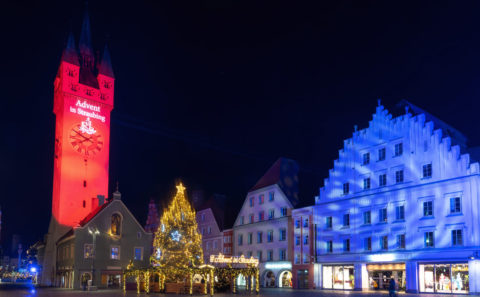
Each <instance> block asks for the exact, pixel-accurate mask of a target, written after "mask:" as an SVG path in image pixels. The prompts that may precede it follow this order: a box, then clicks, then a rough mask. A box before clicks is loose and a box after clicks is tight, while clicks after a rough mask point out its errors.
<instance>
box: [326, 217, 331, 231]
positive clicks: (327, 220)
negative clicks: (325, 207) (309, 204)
mask: <svg viewBox="0 0 480 297" xmlns="http://www.w3.org/2000/svg"><path fill="white" fill-rule="evenodd" d="M325 228H327V229H332V217H326V218H325Z"/></svg>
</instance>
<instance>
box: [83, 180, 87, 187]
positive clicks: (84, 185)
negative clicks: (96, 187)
mask: <svg viewBox="0 0 480 297" xmlns="http://www.w3.org/2000/svg"><path fill="white" fill-rule="evenodd" d="M83 187H84V188H86V187H87V181H86V180H84V181H83Z"/></svg>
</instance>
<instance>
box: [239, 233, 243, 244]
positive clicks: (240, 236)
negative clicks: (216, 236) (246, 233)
mask: <svg viewBox="0 0 480 297" xmlns="http://www.w3.org/2000/svg"><path fill="white" fill-rule="evenodd" d="M242 244H243V234H238V245H242Z"/></svg>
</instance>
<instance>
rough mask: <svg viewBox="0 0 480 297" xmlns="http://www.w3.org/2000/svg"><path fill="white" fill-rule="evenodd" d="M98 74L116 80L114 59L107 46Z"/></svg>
mask: <svg viewBox="0 0 480 297" xmlns="http://www.w3.org/2000/svg"><path fill="white" fill-rule="evenodd" d="M98 74H103V75H106V76H109V77H111V78H115V75H114V74H113V68H112V59H111V58H110V51H109V50H108V46H107V45H106V44H105V48H104V49H103V57H102V61H101V62H100V66H99V67H98Z"/></svg>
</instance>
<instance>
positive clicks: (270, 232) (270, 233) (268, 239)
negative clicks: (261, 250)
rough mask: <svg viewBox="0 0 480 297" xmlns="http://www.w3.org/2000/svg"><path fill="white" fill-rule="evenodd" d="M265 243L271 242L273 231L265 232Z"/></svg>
mask: <svg viewBox="0 0 480 297" xmlns="http://www.w3.org/2000/svg"><path fill="white" fill-rule="evenodd" d="M267 242H273V230H268V232H267Z"/></svg>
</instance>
